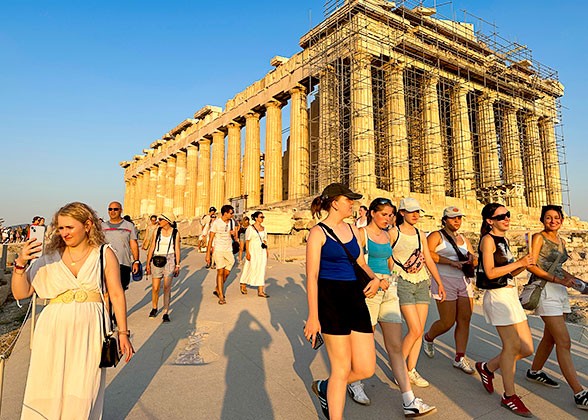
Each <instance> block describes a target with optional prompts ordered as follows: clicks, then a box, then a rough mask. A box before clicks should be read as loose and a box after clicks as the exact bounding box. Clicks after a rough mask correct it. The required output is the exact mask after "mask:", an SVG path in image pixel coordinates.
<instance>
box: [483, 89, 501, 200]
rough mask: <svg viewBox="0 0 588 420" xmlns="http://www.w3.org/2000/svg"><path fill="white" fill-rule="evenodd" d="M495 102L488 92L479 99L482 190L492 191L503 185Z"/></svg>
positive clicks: (493, 197)
mask: <svg viewBox="0 0 588 420" xmlns="http://www.w3.org/2000/svg"><path fill="white" fill-rule="evenodd" d="M494 101H495V97H494V96H492V95H491V94H489V93H487V92H484V93H483V94H482V95H480V97H479V98H478V132H479V144H480V150H479V156H480V158H479V161H480V181H481V184H482V185H481V187H482V188H490V189H492V188H494V187H497V186H499V185H500V184H501V179H500V160H499V159H500V157H499V155H498V140H497V136H496V123H495V120H494ZM489 199H490V200H496V199H497V196H496V195H495V194H494V193H492V194H491V197H489Z"/></svg>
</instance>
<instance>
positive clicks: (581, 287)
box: [572, 278, 588, 295]
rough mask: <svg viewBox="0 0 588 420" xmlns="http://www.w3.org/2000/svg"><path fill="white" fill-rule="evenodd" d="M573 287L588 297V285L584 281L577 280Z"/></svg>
mask: <svg viewBox="0 0 588 420" xmlns="http://www.w3.org/2000/svg"><path fill="white" fill-rule="evenodd" d="M572 287H573V288H574V289H576V290H577V291H578V292H580V293H582V294H583V295H588V283H586V282H584V281H583V280H580V279H579V278H575V279H574V284H573V285H572Z"/></svg>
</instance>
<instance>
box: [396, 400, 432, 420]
mask: <svg viewBox="0 0 588 420" xmlns="http://www.w3.org/2000/svg"><path fill="white" fill-rule="evenodd" d="M402 408H403V409H404V417H422V416H426V415H427V414H433V413H434V412H435V411H437V409H436V408H435V406H432V405H427V404H425V403H424V402H423V400H421V399H420V398H415V399H414V400H412V402H411V403H410V404H408V405H405V404H402Z"/></svg>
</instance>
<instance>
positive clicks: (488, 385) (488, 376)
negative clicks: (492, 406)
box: [476, 362, 494, 394]
mask: <svg viewBox="0 0 588 420" xmlns="http://www.w3.org/2000/svg"><path fill="white" fill-rule="evenodd" d="M476 370H477V371H478V373H479V374H480V378H481V379H482V385H484V388H485V389H486V391H488V392H489V393H491V394H492V393H493V392H494V385H493V384H492V380H493V379H494V374H493V373H488V372H487V371H486V362H477V363H476Z"/></svg>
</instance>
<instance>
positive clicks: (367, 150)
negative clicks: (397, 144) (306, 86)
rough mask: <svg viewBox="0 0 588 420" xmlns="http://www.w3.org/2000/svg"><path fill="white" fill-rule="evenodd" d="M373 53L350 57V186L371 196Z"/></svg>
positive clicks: (373, 170) (373, 178) (373, 179)
mask: <svg viewBox="0 0 588 420" xmlns="http://www.w3.org/2000/svg"><path fill="white" fill-rule="evenodd" d="M371 58H372V56H371V54H369V53H366V52H362V51H358V52H356V53H355V54H354V55H353V57H352V58H351V157H350V162H349V166H350V170H351V171H350V172H351V173H350V177H349V183H350V187H351V189H352V190H354V191H358V192H361V193H364V194H366V193H370V192H371V191H373V190H375V188H376V176H375V174H376V154H375V133H374V103H373V92H372V63H371Z"/></svg>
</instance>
